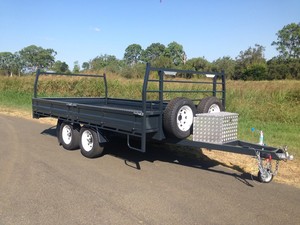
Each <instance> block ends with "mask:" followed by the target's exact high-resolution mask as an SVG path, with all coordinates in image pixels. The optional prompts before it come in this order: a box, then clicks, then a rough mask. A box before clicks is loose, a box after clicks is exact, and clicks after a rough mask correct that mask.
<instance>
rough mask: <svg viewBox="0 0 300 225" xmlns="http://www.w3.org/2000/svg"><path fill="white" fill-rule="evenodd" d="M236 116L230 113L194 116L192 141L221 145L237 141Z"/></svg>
mask: <svg viewBox="0 0 300 225" xmlns="http://www.w3.org/2000/svg"><path fill="white" fill-rule="evenodd" d="M237 129H238V114H237V113H231V112H216V113H201V114H196V116H195V117H194V124H193V141H198V142H208V143H216V144H223V143H226V142H230V141H235V140H237Z"/></svg>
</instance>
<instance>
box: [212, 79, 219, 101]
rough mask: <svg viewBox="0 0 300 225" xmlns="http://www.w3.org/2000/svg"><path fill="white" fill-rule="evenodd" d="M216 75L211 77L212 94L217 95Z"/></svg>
mask: <svg viewBox="0 0 300 225" xmlns="http://www.w3.org/2000/svg"><path fill="white" fill-rule="evenodd" d="M217 78H218V77H217V76H214V78H213V96H214V97H216V96H217Z"/></svg>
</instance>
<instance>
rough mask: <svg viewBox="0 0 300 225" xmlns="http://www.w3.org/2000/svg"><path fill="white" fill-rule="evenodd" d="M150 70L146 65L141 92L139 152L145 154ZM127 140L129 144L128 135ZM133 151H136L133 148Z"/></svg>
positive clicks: (148, 65)
mask: <svg viewBox="0 0 300 225" xmlns="http://www.w3.org/2000/svg"><path fill="white" fill-rule="evenodd" d="M150 70H151V65H150V63H147V64H146V71H145V77H144V83H143V90H142V112H143V115H142V116H143V119H142V124H141V126H142V127H141V130H142V132H141V149H140V151H141V152H146V138H147V136H146V113H147V89H148V80H149V76H150ZM127 138H128V144H129V135H128V136H127ZM128 146H130V144H129V145H128ZM133 149H134V150H137V149H135V148H133Z"/></svg>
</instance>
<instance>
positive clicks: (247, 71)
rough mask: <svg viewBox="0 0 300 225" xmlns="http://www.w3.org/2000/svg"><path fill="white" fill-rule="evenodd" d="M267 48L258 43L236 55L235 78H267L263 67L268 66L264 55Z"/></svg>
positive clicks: (233, 77)
mask: <svg viewBox="0 0 300 225" xmlns="http://www.w3.org/2000/svg"><path fill="white" fill-rule="evenodd" d="M264 51H265V48H264V47H263V46H261V45H258V44H256V45H255V47H254V48H252V47H249V48H248V49H247V50H246V51H241V52H240V54H239V55H238V57H236V66H235V74H234V75H233V76H232V79H234V80H239V79H242V80H253V79H255V80H260V79H265V77H266V75H265V74H264V70H263V69H261V68H262V67H265V66H266V59H265V57H264Z"/></svg>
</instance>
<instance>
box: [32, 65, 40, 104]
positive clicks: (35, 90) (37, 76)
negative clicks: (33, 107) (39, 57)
mask: <svg viewBox="0 0 300 225" xmlns="http://www.w3.org/2000/svg"><path fill="white" fill-rule="evenodd" d="M40 74H41V70H40V69H39V68H38V69H37V70H36V76H35V80H34V88H33V89H34V94H33V96H34V98H37V88H38V81H39V76H40Z"/></svg>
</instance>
